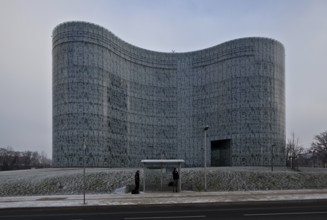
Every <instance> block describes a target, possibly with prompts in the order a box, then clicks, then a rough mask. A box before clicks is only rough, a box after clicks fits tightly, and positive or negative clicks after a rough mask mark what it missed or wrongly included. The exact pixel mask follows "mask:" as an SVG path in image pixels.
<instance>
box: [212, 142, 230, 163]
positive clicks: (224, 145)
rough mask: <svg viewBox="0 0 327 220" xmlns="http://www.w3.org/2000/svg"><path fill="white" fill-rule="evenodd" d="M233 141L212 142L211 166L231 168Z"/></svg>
mask: <svg viewBox="0 0 327 220" xmlns="http://www.w3.org/2000/svg"><path fill="white" fill-rule="evenodd" d="M230 146H231V139H225V140H216V141H211V166H212V167H220V166H231V154H230Z"/></svg>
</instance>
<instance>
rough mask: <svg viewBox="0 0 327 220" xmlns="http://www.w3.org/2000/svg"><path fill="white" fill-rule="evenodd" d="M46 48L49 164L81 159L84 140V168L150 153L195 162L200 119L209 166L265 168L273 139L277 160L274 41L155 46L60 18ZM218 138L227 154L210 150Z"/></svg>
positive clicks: (277, 48)
mask: <svg viewBox="0 0 327 220" xmlns="http://www.w3.org/2000/svg"><path fill="white" fill-rule="evenodd" d="M52 55H53V164H54V166H58V167H71V166H82V165H83V144H84V143H85V145H86V147H87V149H86V163H87V166H90V167H137V166H139V165H140V164H139V162H140V160H141V159H149V158H150V159H160V158H168V159H177V158H178V159H184V160H185V161H186V166H202V165H203V145H204V133H203V128H204V126H205V125H207V124H208V125H209V126H210V128H209V130H208V133H207V135H208V138H207V154H208V155H207V158H208V160H207V163H208V166H210V164H211V159H212V160H224V161H227V162H228V164H225V165H232V166H239V165H245V166H249V165H256V166H257V165H268V164H270V158H271V146H272V145H273V144H275V145H276V146H275V147H274V152H273V153H274V163H275V164H276V165H280V166H283V165H284V164H285V156H284V148H285V76H284V72H285V71H284V69H285V68H284V48H283V46H282V44H281V43H279V42H277V41H275V40H272V39H267V38H243V39H238V40H233V41H229V42H226V43H223V44H220V45H217V46H214V47H211V48H208V49H204V50H200V51H195V52H187V53H161V52H154V51H149V50H145V49H142V48H138V47H135V46H133V45H130V44H128V43H126V42H124V41H122V40H120V39H119V38H117V37H116V36H115V35H113V34H112V33H111V32H109V31H108V30H106V29H104V28H102V27H100V26H98V25H94V24H90V23H85V22H67V23H63V24H60V25H58V26H57V27H56V28H55V29H54V31H53V50H52ZM217 140H229V141H227V142H226V143H230V146H228V147H227V148H226V149H228V153H221V156H219V155H220V154H219V150H220V149H221V147H220V146H219V145H217V146H214V145H213V147H215V148H214V149H215V150H216V151H215V152H216V153H215V154H214V155H216V156H213V157H211V142H212V141H217ZM215 143H218V142H215ZM223 155H229V156H228V158H224V157H226V156H223ZM219 157H221V158H219ZM227 162H226V163H227ZM213 164H217V163H213Z"/></svg>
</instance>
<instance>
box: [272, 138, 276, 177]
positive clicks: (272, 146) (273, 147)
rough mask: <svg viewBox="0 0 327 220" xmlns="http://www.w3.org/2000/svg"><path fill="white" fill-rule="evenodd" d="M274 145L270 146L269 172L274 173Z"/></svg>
mask: <svg viewBox="0 0 327 220" xmlns="http://www.w3.org/2000/svg"><path fill="white" fill-rule="evenodd" d="M275 146H276V145H275V144H273V145H271V171H274V147H275Z"/></svg>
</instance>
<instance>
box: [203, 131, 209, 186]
mask: <svg viewBox="0 0 327 220" xmlns="http://www.w3.org/2000/svg"><path fill="white" fill-rule="evenodd" d="M208 129H209V126H208V125H206V126H205V127H204V129H203V130H204V191H207V130H208Z"/></svg>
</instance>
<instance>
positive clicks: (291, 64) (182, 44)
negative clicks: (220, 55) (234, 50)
mask: <svg viewBox="0 0 327 220" xmlns="http://www.w3.org/2000/svg"><path fill="white" fill-rule="evenodd" d="M72 20H74V21H88V22H92V23H96V24H99V25H101V26H103V27H105V28H106V29H108V30H110V31H111V32H113V33H114V34H115V35H117V36H118V37H119V38H121V39H123V40H125V41H127V42H129V43H131V44H134V45H136V46H139V47H143V48H146V49H150V50H155V51H162V52H171V51H172V50H175V51H176V52H183V51H192V50H198V49H203V48H207V47H211V46H214V45H217V44H220V43H223V42H225V41H229V40H232V39H235V38H241V37H250V36H261V37H270V38H274V39H276V40H278V41H280V42H282V43H283V44H284V46H285V50H286V112H287V113H286V121H287V126H286V130H287V138H289V137H290V134H291V132H295V135H296V136H298V137H299V138H300V143H301V144H303V146H305V147H309V146H310V144H311V141H312V138H313V136H314V135H316V134H319V133H321V132H323V131H326V130H327V87H326V82H327V60H326V58H327V1H325V0H271V1H269V0H221V1H220V0H160V1H159V0H116V1H110V0H107V1H105V0H0V31H1V33H0V147H7V146H12V147H14V149H16V150H38V151H44V152H45V153H47V154H48V156H51V152H52V149H51V148H52V146H51V143H52V136H51V135H52V134H51V133H52V130H51V129H52V128H51V127H52V124H51V123H52V119H51V117H52V115H51V114H52V113H51V109H52V100H51V99H52V88H51V77H52V72H51V68H52V67H51V34H52V30H53V28H54V27H55V26H56V25H58V24H59V23H61V22H65V21H72Z"/></svg>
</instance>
